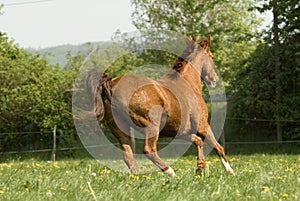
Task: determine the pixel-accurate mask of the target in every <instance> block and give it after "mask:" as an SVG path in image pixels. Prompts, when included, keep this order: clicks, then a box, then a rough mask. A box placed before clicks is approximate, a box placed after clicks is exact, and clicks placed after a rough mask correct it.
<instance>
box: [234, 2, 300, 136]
mask: <svg viewBox="0 0 300 201" xmlns="http://www.w3.org/2000/svg"><path fill="white" fill-rule="evenodd" d="M264 3H265V4H263V6H262V7H261V8H259V10H260V11H261V12H264V11H266V10H272V12H273V13H274V15H273V16H274V22H273V26H272V28H271V29H270V30H266V31H265V32H264V36H265V40H264V42H263V43H261V44H260V45H259V46H258V48H257V50H256V51H255V52H254V53H253V54H252V55H251V57H249V59H248V60H247V61H246V63H245V65H244V67H243V68H241V69H240V71H239V72H238V74H237V77H236V78H237V79H236V80H235V81H234V82H233V84H232V88H233V89H232V90H231V91H234V95H233V97H234V100H233V104H232V107H231V112H232V114H233V115H235V116H236V117H242V118H245V117H251V118H254V117H256V118H260V119H264V120H266V121H267V122H269V125H270V126H265V128H262V130H261V132H263V133H266V132H270V133H271V135H274V132H276V138H277V140H279V141H281V140H282V139H299V137H300V136H299V129H298V127H299V119H300V111H299V108H300V107H299V106H300V105H299V99H300V96H299V83H300V80H299V77H300V76H299V70H300V68H299V66H300V59H299V54H300V43H299V39H300V25H299V24H298V23H295V22H294V20H296V21H297V19H299V7H300V3H299V1H289V2H282V1H276V0H272V1H264ZM265 125H266V124H265ZM274 127H275V128H274Z"/></svg>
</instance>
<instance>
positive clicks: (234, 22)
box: [132, 0, 259, 84]
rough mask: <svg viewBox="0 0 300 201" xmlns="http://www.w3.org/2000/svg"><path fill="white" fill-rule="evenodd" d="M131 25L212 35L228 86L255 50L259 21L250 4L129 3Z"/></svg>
mask: <svg viewBox="0 0 300 201" xmlns="http://www.w3.org/2000/svg"><path fill="white" fill-rule="evenodd" d="M132 4H133V5H134V7H135V8H134V12H133V15H132V16H133V23H134V25H135V26H136V27H137V28H138V29H139V30H147V29H150V28H152V29H156V30H166V29H167V30H172V31H175V32H179V33H181V34H183V35H194V36H199V37H200V38H206V37H207V36H208V35H212V37H213V43H212V47H211V49H212V52H213V53H214V54H215V64H216V65H217V66H218V67H219V70H220V71H221V73H222V77H223V79H225V80H226V81H227V84H229V83H230V80H231V79H233V77H234V73H235V69H236V68H238V67H239V66H240V62H241V61H242V60H243V59H245V58H247V57H248V56H249V53H250V52H251V51H253V50H254V49H255V43H254V42H253V39H254V36H255V33H256V31H257V30H256V29H257V25H258V24H259V23H258V20H257V19H256V16H255V12H254V10H253V9H252V8H253V6H254V5H253V4H254V3H253V2H252V1H250V0H242V1H220V0H213V1H204V0H200V1H190V0H189V1H181V0H175V1H174V0H172V1H171V0H168V1H162V0H132Z"/></svg>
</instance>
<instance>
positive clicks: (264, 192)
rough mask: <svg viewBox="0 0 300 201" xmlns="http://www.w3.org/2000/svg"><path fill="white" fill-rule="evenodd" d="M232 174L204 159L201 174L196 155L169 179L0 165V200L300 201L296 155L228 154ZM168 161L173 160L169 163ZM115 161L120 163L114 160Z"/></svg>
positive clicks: (89, 164) (92, 164) (79, 163)
mask: <svg viewBox="0 0 300 201" xmlns="http://www.w3.org/2000/svg"><path fill="white" fill-rule="evenodd" d="M229 158H230V162H231V165H232V167H233V168H234V170H235V174H228V173H226V172H225V171H224V170H223V168H222V166H221V163H220V162H219V160H218V158H217V157H216V156H215V155H212V156H208V157H207V161H208V167H207V169H206V173H205V176H203V175H202V176H201V175H197V174H196V173H195V166H196V165H195V163H196V161H195V156H185V157H183V158H181V159H179V160H177V161H175V162H174V164H173V165H172V167H173V168H174V169H175V171H176V173H177V177H176V178H170V177H168V176H167V175H164V174H163V173H162V172H160V171H157V172H153V173H149V174H137V175H132V174H129V173H120V172H116V171H114V170H111V169H108V168H106V167H104V166H103V165H101V162H99V161H96V160H93V159H80V160H63V161H57V162H50V161H41V160H36V159H26V160H23V161H21V160H18V161H14V160H10V161H6V162H5V163H1V164H0V200H2V201H5V200H14V201H18V200H22V201H23V200H30V201H35V200H118V201H119V200H143V201H146V200H147V201H150V200H155V201H158V200H170V201H171V200H180V201H182V200H299V199H300V190H299V189H300V156H299V155H264V154H255V155H250V156H247V155H236V156H235V155H231V156H229ZM170 160H171V159H170ZM116 163H123V162H122V161H116Z"/></svg>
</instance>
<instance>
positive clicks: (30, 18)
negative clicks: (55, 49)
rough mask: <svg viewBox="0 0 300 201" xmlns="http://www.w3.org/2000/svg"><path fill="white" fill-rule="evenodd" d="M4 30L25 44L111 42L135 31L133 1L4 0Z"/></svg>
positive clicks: (0, 22)
mask: <svg viewBox="0 0 300 201" xmlns="http://www.w3.org/2000/svg"><path fill="white" fill-rule="evenodd" d="M0 3H2V4H4V7H3V8H2V10H1V11H2V15H0V31H2V32H6V33H7V34H8V36H9V37H10V38H12V39H14V40H15V42H16V43H18V44H19V45H20V46H21V47H24V48H28V47H32V48H45V47H51V46H56V45H62V44H74V45H78V44H82V43H86V42H93V41H108V40H110V38H111V36H112V34H113V33H114V32H116V31H117V30H118V29H119V30H120V31H121V32H131V31H135V30H136V29H135V27H134V26H133V25H132V23H131V12H132V10H133V9H132V6H131V3H130V0H0Z"/></svg>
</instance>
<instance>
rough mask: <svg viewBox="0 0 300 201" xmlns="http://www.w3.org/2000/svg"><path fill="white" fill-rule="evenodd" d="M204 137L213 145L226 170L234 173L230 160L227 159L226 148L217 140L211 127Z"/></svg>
mask: <svg viewBox="0 0 300 201" xmlns="http://www.w3.org/2000/svg"><path fill="white" fill-rule="evenodd" d="M204 137H205V140H206V142H207V143H208V144H209V146H211V147H213V149H214V150H215V152H216V153H217V155H218V156H219V157H220V159H221V162H222V164H223V166H224V168H225V170H226V171H228V172H230V173H233V169H232V168H231V166H230V165H229V162H228V160H227V159H226V156H225V152H224V148H223V147H222V146H221V145H220V144H219V143H218V142H217V140H216V138H215V136H214V134H213V132H212V130H211V128H210V127H209V128H208V130H207V133H206V135H204Z"/></svg>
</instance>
